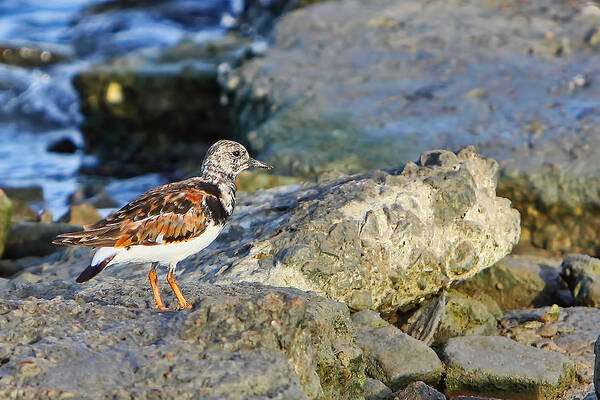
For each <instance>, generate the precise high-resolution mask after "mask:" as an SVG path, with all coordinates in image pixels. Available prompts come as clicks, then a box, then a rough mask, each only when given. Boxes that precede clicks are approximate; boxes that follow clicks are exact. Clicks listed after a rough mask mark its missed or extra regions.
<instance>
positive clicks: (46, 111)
mask: <svg viewBox="0 0 600 400" xmlns="http://www.w3.org/2000/svg"><path fill="white" fill-rule="evenodd" d="M112 3H115V2H112ZM144 3H146V4H147V5H146V6H144V7H130V8H127V9H115V8H110V7H109V6H107V4H109V3H108V2H106V1H90V0H51V1H48V0H43V1H42V0H4V1H1V2H0V46H9V47H10V46H31V47H34V48H38V47H44V48H46V49H49V50H51V52H54V53H56V54H61V55H63V56H65V57H67V61H65V62H62V63H58V64H55V65H53V66H49V67H43V68H31V67H29V68H21V67H16V66H10V65H6V64H1V63H0V187H28V186H41V187H42V188H43V189H44V197H45V207H46V208H47V209H49V210H50V211H51V212H52V214H53V215H54V216H55V217H60V216H61V215H62V214H64V212H66V210H67V207H68V206H67V197H68V195H69V194H71V193H73V192H74V191H75V190H76V189H77V188H78V186H79V185H80V184H81V183H82V180H83V179H84V178H81V177H79V176H77V170H78V169H79V167H80V166H81V164H82V163H83V162H89V160H86V157H89V156H84V155H83V154H82V153H81V152H78V153H75V154H57V153H51V152H48V151H47V147H48V145H49V144H50V143H52V142H54V141H55V140H57V139H60V138H64V137H68V138H71V140H72V141H73V142H74V143H76V144H79V145H81V144H82V142H83V139H82V136H81V133H80V131H79V130H78V125H79V123H80V122H81V120H82V116H81V114H80V112H79V104H78V98H77V93H76V92H75V90H74V88H73V86H72V84H71V79H72V77H73V75H74V74H75V73H76V72H78V71H80V70H82V69H85V68H86V67H87V66H89V65H90V64H91V63H95V62H100V61H102V60H104V59H107V58H110V57H114V56H118V55H122V54H126V53H129V52H131V51H136V50H141V49H147V48H154V47H164V46H172V45H175V44H177V43H178V42H180V41H181V40H182V39H183V38H185V39H186V40H193V41H197V42H202V41H206V40H211V39H214V38H217V37H219V36H221V35H222V34H223V33H224V31H225V29H226V27H227V25H229V24H231V21H232V18H233V17H232V15H235V14H236V13H237V12H239V10H240V9H241V5H242V3H241V1H240V0H198V1H189V0H187V1H186V0H174V1H145V2H144ZM94 8H95V10H96V11H97V10H100V9H102V12H93V11H90V10H93V9H94ZM161 181H162V180H161V178H160V177H158V176H157V175H147V176H142V177H139V178H134V179H129V180H125V181H122V182H116V181H114V180H113V181H112V183H111V184H109V185H108V186H107V189H106V190H107V192H109V194H111V195H112V196H113V197H114V198H115V199H116V200H117V201H118V202H120V203H124V202H126V201H129V200H131V198H133V197H135V196H136V195H137V194H139V193H141V192H143V191H144V190H147V189H148V188H149V187H152V186H155V185H157V184H159V183H161Z"/></svg>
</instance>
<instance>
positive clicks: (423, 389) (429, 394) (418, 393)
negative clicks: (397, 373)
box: [394, 382, 446, 400]
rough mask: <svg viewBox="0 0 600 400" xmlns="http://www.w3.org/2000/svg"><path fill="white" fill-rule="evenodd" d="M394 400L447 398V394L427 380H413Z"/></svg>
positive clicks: (438, 399)
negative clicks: (439, 390)
mask: <svg viewBox="0 0 600 400" xmlns="http://www.w3.org/2000/svg"><path fill="white" fill-rule="evenodd" d="M394 400H446V396H444V395H443V394H442V393H440V392H438V391H437V390H435V389H434V388H432V387H431V386H428V385H427V384H426V383H425V382H413V383H411V384H410V385H408V386H407V387H406V389H404V390H403V391H402V392H401V393H399V394H398V395H396V396H395V397H394Z"/></svg>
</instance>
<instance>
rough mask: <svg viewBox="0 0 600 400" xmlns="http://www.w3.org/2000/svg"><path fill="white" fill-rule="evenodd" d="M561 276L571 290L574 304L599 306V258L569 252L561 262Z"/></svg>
mask: <svg viewBox="0 0 600 400" xmlns="http://www.w3.org/2000/svg"><path fill="white" fill-rule="evenodd" d="M561 268H562V273H561V275H562V278H563V279H564V281H565V282H566V283H567V285H568V286H569V289H570V290H571V291H572V292H573V298H574V300H575V304H577V305H580V306H588V307H598V306H600V260H599V259H597V258H593V257H589V256H586V255H583V254H569V255H568V256H566V257H565V258H564V260H563V262H562V264H561Z"/></svg>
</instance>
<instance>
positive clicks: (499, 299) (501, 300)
mask: <svg viewBox="0 0 600 400" xmlns="http://www.w3.org/2000/svg"><path fill="white" fill-rule="evenodd" d="M559 273H560V270H559V262H558V261H555V260H552V259H548V258H542V257H536V256H524V255H510V256H507V257H505V258H504V259H502V260H501V261H500V262H498V263H497V264H495V265H494V266H493V267H491V268H488V269H486V270H483V271H481V272H480V273H478V274H477V275H475V276H474V277H473V278H470V279H468V280H466V281H464V282H461V283H460V284H459V285H457V286H456V289H457V290H458V291H460V292H462V293H465V294H467V295H469V296H473V295H477V294H481V293H484V294H485V295H487V296H488V297H490V298H491V299H493V300H494V301H495V302H496V304H498V306H500V308H501V309H502V310H515V309H518V308H525V307H530V306H534V307H542V306H549V305H552V304H554V303H556V302H560V299H561V298H562V296H561V293H560V292H561V290H562V287H561V285H560V277H559ZM560 305H564V306H568V305H571V304H560Z"/></svg>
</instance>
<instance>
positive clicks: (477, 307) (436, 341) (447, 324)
mask: <svg viewBox="0 0 600 400" xmlns="http://www.w3.org/2000/svg"><path fill="white" fill-rule="evenodd" d="M402 330H403V331H404V332H407V333H408V334H410V335H411V336H413V337H415V338H418V339H420V340H423V341H425V343H427V344H430V345H434V346H439V345H441V344H443V343H446V342H447V341H448V339H450V338H452V337H456V336H472V335H495V334H496V333H497V332H496V318H495V317H494V315H493V314H492V313H490V312H489V311H488V309H487V308H486V306H485V305H484V304H483V303H481V302H479V301H477V300H474V299H472V298H470V297H468V296H465V295H464V294H461V293H459V292H456V291H454V290H450V291H449V292H448V293H446V294H444V295H443V296H441V297H440V298H439V299H435V300H432V301H430V302H429V303H428V304H426V305H424V306H422V307H421V308H419V309H418V310H417V311H416V312H415V313H413V314H412V316H411V317H410V318H409V320H408V321H407V322H406V323H405V324H404V325H403V326H402Z"/></svg>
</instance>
